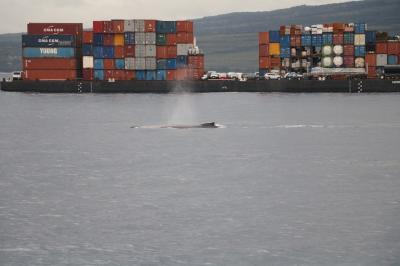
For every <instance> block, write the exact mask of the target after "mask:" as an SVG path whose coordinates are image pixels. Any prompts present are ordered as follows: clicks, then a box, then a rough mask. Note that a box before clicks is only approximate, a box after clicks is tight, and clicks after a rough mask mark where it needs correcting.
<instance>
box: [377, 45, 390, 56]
mask: <svg viewBox="0 0 400 266" xmlns="http://www.w3.org/2000/svg"><path fill="white" fill-rule="evenodd" d="M387 52H388V44H387V42H378V43H376V53H377V54H387Z"/></svg>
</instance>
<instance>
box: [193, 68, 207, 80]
mask: <svg viewBox="0 0 400 266" xmlns="http://www.w3.org/2000/svg"><path fill="white" fill-rule="evenodd" d="M203 75H204V69H192V70H191V77H192V79H194V80H199V79H201V78H202V77H203Z"/></svg>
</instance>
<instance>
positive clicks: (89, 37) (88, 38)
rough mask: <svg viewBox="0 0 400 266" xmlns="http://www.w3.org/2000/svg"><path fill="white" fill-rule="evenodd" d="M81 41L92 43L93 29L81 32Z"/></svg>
mask: <svg viewBox="0 0 400 266" xmlns="http://www.w3.org/2000/svg"><path fill="white" fill-rule="evenodd" d="M83 43H85V44H92V43H93V31H84V32H83Z"/></svg>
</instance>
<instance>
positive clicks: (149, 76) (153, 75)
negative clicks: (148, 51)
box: [146, 70, 157, 80]
mask: <svg viewBox="0 0 400 266" xmlns="http://www.w3.org/2000/svg"><path fill="white" fill-rule="evenodd" d="M156 79H157V71H155V70H147V71H146V80H156Z"/></svg>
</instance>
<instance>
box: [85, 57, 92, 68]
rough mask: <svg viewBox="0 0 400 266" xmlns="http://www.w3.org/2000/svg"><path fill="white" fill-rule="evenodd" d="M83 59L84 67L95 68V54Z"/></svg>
mask: <svg viewBox="0 0 400 266" xmlns="http://www.w3.org/2000/svg"><path fill="white" fill-rule="evenodd" d="M82 61H83V68H94V65H93V61H94V60H93V56H84V57H83V58H82Z"/></svg>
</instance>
